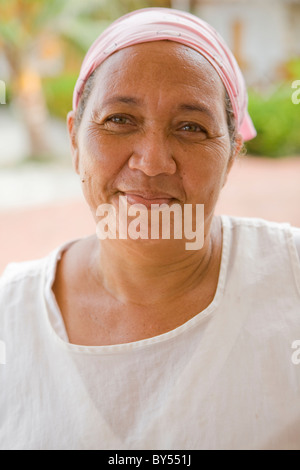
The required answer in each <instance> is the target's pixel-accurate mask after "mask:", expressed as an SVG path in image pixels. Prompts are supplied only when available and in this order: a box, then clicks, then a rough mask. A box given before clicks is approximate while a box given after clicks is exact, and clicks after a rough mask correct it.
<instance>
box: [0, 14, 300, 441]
mask: <svg viewBox="0 0 300 470" xmlns="http://www.w3.org/2000/svg"><path fill="white" fill-rule="evenodd" d="M67 122H68V130H69V135H70V142H71V152H72V159H73V164H74V168H75V171H76V172H77V173H78V175H79V177H80V180H81V184H82V190H83V194H84V197H85V200H86V201H87V204H88V206H89V208H90V210H91V213H92V216H93V218H94V220H95V224H96V225H98V224H99V222H101V220H102V217H103V215H104V212H105V211H104V209H105V210H107V211H108V212H111V213H113V214H116V216H117V219H118V220H123V219H122V214H121V210H122V211H124V208H125V214H126V217H127V215H128V216H129V217H128V218H126V219H125V220H126V222H125V231H126V230H127V229H129V230H128V233H129V234H130V233H132V231H131V230H130V216H131V215H132V213H133V212H134V210H138V211H140V213H143V214H144V216H145V217H146V219H145V220H147V223H149V224H150V222H149V221H150V219H148V218H147V217H148V216H150V215H151V220H152V216H153V215H154V214H156V215H157V213H158V215H160V212H162V224H164V220H166V219H164V215H165V214H166V213H167V215H168V216H170V218H169V220H168V222H169V223H170V222H171V226H172V228H174V232H175V231H176V230H175V229H176V227H175V226H176V223H178V220H177V222H176V221H175V208H177V209H180V211H179V212H178V213H180V214H181V217H182V219H181V220H180V222H182V225H184V226H185V227H186V223H187V221H186V215H185V214H190V222H191V226H192V227H193V228H194V233H195V234H196V233H197V229H199V227H201V229H202V230H203V244H202V245H201V247H199V246H197V249H193V250H189V249H187V248H186V242H187V239H189V237H187V231H184V230H181V231H180V233H181V234H182V235H181V236H180V237H178V236H173V237H171V236H170V237H164V236H163V230H164V227H162V231H157V232H156V233H157V236H155V237H152V238H147V237H143V236H142V229H141V227H140V233H141V236H140V237H138V236H136V232H135V236H132V237H130V236H129V237H127V236H123V234H122V233H123V230H124V222H122V224H123V225H122V224H121V223H119V225H118V226H114V229H115V230H116V233H118V235H119V236H118V237H103V238H102V239H99V238H101V237H97V235H96V234H95V235H93V236H91V237H88V238H84V239H80V240H73V241H71V242H68V243H65V244H64V245H63V246H61V247H58V248H57V250H55V251H54V252H53V253H51V254H50V255H49V256H48V257H47V258H45V259H43V260H37V261H33V262H29V263H19V264H12V265H10V266H9V267H8V268H7V270H6V272H5V273H4V275H3V277H2V278H1V287H0V302H1V315H0V328H1V335H2V337H3V340H4V341H5V343H6V345H7V351H6V353H7V354H6V357H7V365H6V366H5V369H4V368H2V369H0V374H5V384H6V393H4V394H1V397H0V413H2V411H3V416H6V418H4V425H2V424H1V425H0V443H1V444H0V447H1V448H9V449H12V448H22V449H33V448H38V449H161V448H165V449H245V448H251V449H271V448H272V449H279V448H284V449H292V448H297V447H299V446H300V431H299V430H300V425H299V424H300V404H299V398H298V397H299V392H300V375H299V370H298V369H297V368H296V366H295V363H294V362H293V361H292V360H291V358H292V353H293V350H292V349H291V348H292V344H294V342H295V340H297V336H300V317H299V307H300V263H299V257H298V254H297V243H298V241H297V240H299V231H297V230H296V229H294V228H292V227H290V226H289V225H287V224H277V223H273V222H269V221H265V220H260V219H246V218H237V217H228V216H225V215H222V216H221V217H216V216H215V207H216V203H217V201H218V198H219V194H220V191H221V189H222V188H223V186H224V185H225V183H226V179H227V175H228V173H229V171H230V169H231V167H232V165H233V163H234V161H235V159H236V158H237V156H238V155H239V152H240V150H241V148H242V145H243V142H244V141H246V140H249V139H251V138H253V137H254V136H255V130H254V128H253V125H252V122H251V119H250V117H249V115H248V112H247V93H246V89H245V84H244V80H243V78H242V75H241V72H240V70H239V68H238V66H237V64H236V62H235V59H234V57H233V56H232V54H231V52H230V51H229V49H228V48H227V46H226V45H225V44H224V42H223V40H222V39H221V38H220V36H219V35H218V34H217V33H216V32H215V30H214V29H213V28H211V27H210V26H209V25H208V24H206V23H204V22H203V21H201V20H200V19H198V18H196V17H194V16H192V15H190V14H187V13H184V12H180V11H176V10H168V9H156V8H154V9H145V10H139V11H136V12H133V13H131V14H129V15H126V16H125V17H122V18H121V19H119V20H118V21H116V22H115V23H113V24H112V25H111V26H110V27H109V28H108V29H107V30H106V31H105V32H104V33H103V34H102V35H100V36H99V38H98V39H97V40H96V41H95V43H94V44H93V45H92V46H91V48H90V50H89V51H88V53H87V55H86V57H85V60H84V62H83V65H82V69H81V72H80V75H79V78H78V81H77V84H76V86H75V90H74V100H73V110H72V111H70V113H69V114H68V119H67ZM120 201H121V202H122V201H123V202H122V203H123V208H122V209H121V205H120ZM124 201H125V202H124ZM200 206H201V207H203V206H204V212H203V219H202V220H201V221H199V220H198V218H197V213H198V212H197V211H198V209H199V207H200ZM99 208H100V209H99ZM189 208H190V210H187V209H189ZM171 214H173V216H174V217H173V218H171ZM178 228H179V227H178V226H177V229H178ZM176 233H177V234H178V230H177V232H176ZM120 235H121V236H120ZM299 252H300V248H299ZM279 267H280V269H279ZM1 378H2V376H1ZM3 380H4V375H3ZM16 391H17V392H16ZM4 410H5V411H6V415H4ZM7 411H8V412H7ZM20 422H22V427H21V429H20V426H19V423H20Z"/></svg>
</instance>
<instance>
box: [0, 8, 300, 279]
mask: <svg viewBox="0 0 300 470" xmlns="http://www.w3.org/2000/svg"><path fill="white" fill-rule="evenodd" d="M154 6H156V7H169V8H177V9H182V10H185V11H190V12H192V13H194V14H196V15H198V16H199V17H201V18H202V19H204V20H206V21H208V22H209V23H210V24H211V25H212V26H214V27H215V28H216V29H217V31H218V32H219V33H220V34H221V35H222V36H223V38H224V39H225V41H226V42H227V44H228V45H229V47H230V48H231V50H232V51H233V53H234V55H235V57H236V59H237V61H238V63H239V65H240V67H241V69H242V71H243V73H244V76H245V79H246V82H247V85H248V90H249V112H250V115H251V116H252V119H253V122H254V125H255V127H256V129H257V132H258V136H257V137H256V138H255V139H254V140H253V141H251V142H249V143H248V144H247V155H246V156H242V157H240V159H239V160H238V161H237V162H236V163H235V166H234V167H233V170H232V172H231V174H230V176H229V179H228V183H227V185H226V186H225V188H224V189H223V191H222V194H221V198H220V201H219V203H218V207H217V213H227V214H230V215H237V216H250V217H263V218H266V219H268V220H274V221H279V222H289V223H290V224H292V225H294V226H299V227H300V208H299V206H300V157H299V155H300V0H264V1H263V2H262V1H261V0H252V1H251V2H249V1H244V0H149V1H146V0H126V1H125V0H85V1H84V2H83V1H82V0H80V1H78V0H0V274H1V273H2V271H3V269H4V268H5V266H6V264H7V263H9V262H11V261H23V260H27V259H33V258H38V257H41V256H45V255H46V254H47V253H49V251H50V250H52V249H54V248H56V247H57V246H58V245H59V244H61V243H63V242H64V241H67V240H70V239H74V238H78V237H81V236H86V235H89V234H91V233H94V231H95V227H94V222H93V220H92V217H91V215H90V214H89V209H88V207H87V206H86V204H85V202H84V200H83V196H82V195H81V189H80V184H79V180H78V177H77V175H75V174H74V172H73V170H72V166H71V157H70V150H69V142H68V137H67V128H66V115H67V113H68V111H69V110H70V109H71V107H72V93H73V88H74V85H75V82H76V79H77V77H78V74H79V69H80V66H81V62H82V60H83V57H84V55H85V52H86V51H87V49H88V48H89V46H90V45H91V43H92V42H93V41H94V40H95V39H96V37H97V36H98V35H99V34H100V32H101V31H103V30H104V29H105V28H106V27H107V26H108V25H109V24H110V23H111V22H112V21H113V20H115V19H116V18H118V17H119V16H121V15H123V14H125V13H128V12H130V11H132V10H135V9H138V8H145V7H154ZM293 87H294V88H293Z"/></svg>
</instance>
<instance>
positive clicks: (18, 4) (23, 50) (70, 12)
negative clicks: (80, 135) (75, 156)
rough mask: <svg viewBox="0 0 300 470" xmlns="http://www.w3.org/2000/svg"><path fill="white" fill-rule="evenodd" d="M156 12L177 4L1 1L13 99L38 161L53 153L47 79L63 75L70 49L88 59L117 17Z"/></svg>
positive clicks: (1, 35)
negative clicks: (92, 47)
mask: <svg viewBox="0 0 300 470" xmlns="http://www.w3.org/2000/svg"><path fill="white" fill-rule="evenodd" d="M152 6H160V7H161V6H164V7H170V6H171V1H170V0H149V1H146V0H145V1H144V0H126V1H125V0H85V1H84V2H83V1H82V0H0V48H1V49H0V52H1V50H2V51H3V54H4V56H5V59H6V61H7V63H8V65H9V69H10V87H11V92H12V98H13V101H14V103H15V105H16V106H18V107H19V109H20V111H21V115H22V117H23V119H24V123H25V125H26V128H27V131H28V135H29V137H30V142H31V156H32V157H39V158H40V157H41V156H48V155H49V152H50V150H49V136H48V131H47V120H48V117H49V113H48V109H47V105H46V100H45V96H44V91H43V87H42V80H41V79H42V77H43V76H49V75H52V76H53V75H58V74H60V73H61V72H62V69H63V67H64V61H65V57H66V54H67V52H66V51H67V50H68V47H70V45H73V47H74V45H75V46H76V48H77V49H78V51H79V53H81V55H83V54H84V53H85V52H86V50H87V49H88V47H89V46H90V45H91V43H92V42H93V41H94V40H95V39H96V37H97V36H98V35H99V33H100V32H101V31H102V30H103V29H105V28H106V27H107V26H108V24H109V23H111V22H112V21H113V20H115V19H116V18H117V17H119V16H121V15H123V14H125V13H128V12H129V11H132V10H135V9H138V8H145V7H152ZM0 78H1V77H0Z"/></svg>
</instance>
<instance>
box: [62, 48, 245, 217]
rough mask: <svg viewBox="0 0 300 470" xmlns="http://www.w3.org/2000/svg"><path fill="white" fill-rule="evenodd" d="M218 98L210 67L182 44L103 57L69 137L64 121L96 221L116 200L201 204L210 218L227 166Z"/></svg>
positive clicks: (222, 108)
mask: <svg viewBox="0 0 300 470" xmlns="http://www.w3.org/2000/svg"><path fill="white" fill-rule="evenodd" d="M224 96H225V90H224V86H223V84H222V82H221V79H220V78H219V76H218V74H217V73H216V71H215V70H214V69H213V67H212V66H211V65H210V64H209V63H208V62H207V61H206V59H204V58H203V57H202V56H201V55H200V54H199V53H197V52H196V51H194V50H192V49H190V48H188V47H186V46H184V45H182V44H178V43H175V42H171V41H157V42H151V43H144V44H138V45H135V46H131V47H128V48H126V49H123V50H120V51H118V52H116V53H115V54H113V55H112V56H110V57H109V58H108V59H106V61H105V62H103V63H102V65H101V66H100V67H99V69H98V71H97V72H96V78H95V82H94V86H93V90H92V92H91V94H90V96H89V99H88V102H87V106H86V109H85V111H84V114H83V118H82V121H81V124H80V127H79V130H78V132H77V135H76V136H74V133H75V130H74V129H75V128H74V116H73V113H70V115H69V119H68V124H69V131H70V134H71V136H73V160H74V165H75V169H76V171H77V172H78V174H80V176H81V180H82V186H83V192H84V195H85V198H86V200H87V202H88V204H89V206H90V208H91V210H92V213H93V215H94V217H95V220H96V215H95V214H96V210H97V207H98V206H99V205H100V204H102V203H113V204H116V201H117V200H118V198H119V196H120V195H124V196H127V199H128V202H129V203H143V204H145V205H146V206H149V204H150V203H162V202H165V203H173V202H177V203H180V204H181V205H183V204H204V210H205V220H207V221H208V220H209V219H211V217H212V215H213V212H214V207H215V204H216V202H217V199H218V196H219V193H220V190H221V188H222V186H223V185H224V183H225V180H226V175H227V173H228V171H229V169H230V166H231V163H232V161H233V156H232V155H231V145H230V138H229V134H228V127H227V117H226V111H225V102H224ZM237 148H239V145H238V146H237Z"/></svg>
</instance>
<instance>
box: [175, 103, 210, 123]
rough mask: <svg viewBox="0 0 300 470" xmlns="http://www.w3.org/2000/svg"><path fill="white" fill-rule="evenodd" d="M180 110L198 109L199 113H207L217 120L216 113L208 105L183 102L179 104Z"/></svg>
mask: <svg viewBox="0 0 300 470" xmlns="http://www.w3.org/2000/svg"><path fill="white" fill-rule="evenodd" d="M178 110H179V111H196V112H198V113H205V114H207V115H208V116H209V117H210V118H211V119H212V120H213V121H215V120H216V116H215V113H213V112H212V111H211V110H210V109H209V108H208V107H207V106H205V105H203V104H198V103H182V104H180V105H178Z"/></svg>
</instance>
